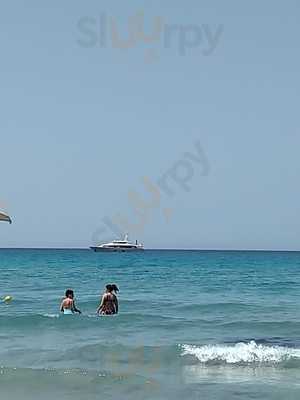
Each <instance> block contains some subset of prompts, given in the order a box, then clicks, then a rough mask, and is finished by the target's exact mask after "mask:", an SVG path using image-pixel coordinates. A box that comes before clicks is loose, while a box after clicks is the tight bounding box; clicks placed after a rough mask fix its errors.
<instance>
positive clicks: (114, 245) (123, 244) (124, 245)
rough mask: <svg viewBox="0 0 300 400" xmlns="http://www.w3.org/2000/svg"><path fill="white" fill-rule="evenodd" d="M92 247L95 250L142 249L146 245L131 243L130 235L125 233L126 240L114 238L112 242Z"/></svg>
mask: <svg viewBox="0 0 300 400" xmlns="http://www.w3.org/2000/svg"><path fill="white" fill-rule="evenodd" d="M90 249H92V250H94V251H140V250H144V246H143V245H142V244H141V243H138V242H137V240H136V242H135V243H130V242H129V241H128V235H125V238H124V240H113V241H112V242H110V243H104V244H99V245H98V246H91V247H90Z"/></svg>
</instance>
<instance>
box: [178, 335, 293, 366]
mask: <svg viewBox="0 0 300 400" xmlns="http://www.w3.org/2000/svg"><path fill="white" fill-rule="evenodd" d="M180 347H181V349H182V354H181V355H182V356H187V355H190V356H193V357H195V358H196V359H197V360H199V361H200V363H203V364H231V365H232V364H238V365H248V364H273V365H274V364H280V363H283V362H287V361H291V360H294V359H295V360H300V349H293V348H290V347H283V346H266V345H263V344H257V343H256V342H255V341H251V342H249V343H236V344H235V345H233V346H226V345H205V346H193V345H187V344H184V345H181V346H180Z"/></svg>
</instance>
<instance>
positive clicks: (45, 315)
mask: <svg viewBox="0 0 300 400" xmlns="http://www.w3.org/2000/svg"><path fill="white" fill-rule="evenodd" d="M43 317H47V318H59V314H43Z"/></svg>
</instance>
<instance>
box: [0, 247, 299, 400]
mask: <svg viewBox="0 0 300 400" xmlns="http://www.w3.org/2000/svg"><path fill="white" fill-rule="evenodd" d="M107 283H115V284H117V285H118V286H119V289H120V292H119V295H118V297H119V304H120V310H119V314H118V315H115V316H100V317H99V316H97V315H96V309H97V306H98V304H99V300H100V296H101V294H102V293H103V291H104V287H105V285H106V284H107ZM68 288H72V289H73V290H74V291H75V297H76V303H77V307H78V308H80V309H81V311H82V314H81V315H66V316H64V315H61V313H60V312H59V305H60V302H61V299H62V297H63V295H64V292H65V290H66V289H68ZM6 295H10V296H12V297H13V299H12V301H11V302H9V303H7V304H6V303H4V302H3V301H2V300H1V302H0V399H1V400H2V399H5V400H36V399H39V400H40V399H42V400H48V399H49V400H50V399H51V400H54V399H59V400H69V399H70V400H71V399H72V400H96V399H97V400H100V399H105V400H106V399H114V400H142V399H145V400H146V399H149V400H150V399H153V400H154V399H155V400H160V399H163V400H166V399H171V400H182V399H189V400H194V399H197V400H198V399H199V400H200V399H203V400H221V399H224V400H225V399H226V400H228V399H242V400H250V399H251V400H253V399H263V400H275V399H278V400H282V399H284V400H289V399H291V400H292V399H293V400H296V399H297V400H298V399H300V253H298V252H267V251H266V252H260V251H253V252H250V251H179V250H146V251H144V252H137V253H94V252H92V251H89V250H70V249H68V250H62V249H60V250H54V249H51V250H46V249H45V250H42V249H37V250H30V249H24V250H22V249H20V250H17V249H1V250H0V296H1V299H3V297H4V296H6Z"/></svg>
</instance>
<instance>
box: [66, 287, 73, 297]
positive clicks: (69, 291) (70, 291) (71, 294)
mask: <svg viewBox="0 0 300 400" xmlns="http://www.w3.org/2000/svg"><path fill="white" fill-rule="evenodd" d="M69 296H72V297H73V296H74V292H73V290H72V289H67V290H66V297H69Z"/></svg>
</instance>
